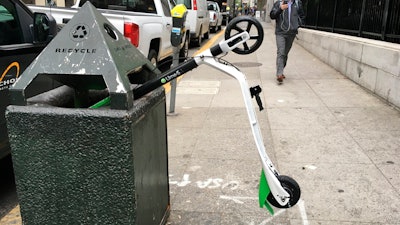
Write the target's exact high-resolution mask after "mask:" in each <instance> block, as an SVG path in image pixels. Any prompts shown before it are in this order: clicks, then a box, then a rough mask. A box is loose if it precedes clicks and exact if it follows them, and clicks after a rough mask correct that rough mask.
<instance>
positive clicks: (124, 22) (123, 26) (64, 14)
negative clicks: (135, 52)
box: [29, 0, 190, 69]
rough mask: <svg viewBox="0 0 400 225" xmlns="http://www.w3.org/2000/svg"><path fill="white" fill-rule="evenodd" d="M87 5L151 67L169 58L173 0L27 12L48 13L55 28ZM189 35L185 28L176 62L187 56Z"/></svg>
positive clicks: (121, 0) (103, 1)
mask: <svg viewBox="0 0 400 225" xmlns="http://www.w3.org/2000/svg"><path fill="white" fill-rule="evenodd" d="M87 1H90V2H91V3H92V4H93V5H94V6H95V7H96V8H97V9H98V10H99V11H100V12H101V13H102V14H103V15H104V16H105V17H106V18H107V19H108V20H109V21H110V22H111V23H112V24H113V25H114V26H115V27H116V28H117V29H118V30H119V31H120V32H121V33H122V34H123V35H124V36H125V37H126V38H128V39H129V40H130V42H131V43H132V44H133V45H134V46H136V47H137V48H138V49H139V50H140V51H141V52H142V53H143V55H145V56H147V58H148V59H149V60H150V61H151V62H152V63H153V64H155V65H157V64H159V62H161V61H164V60H167V59H170V58H171V57H172V56H173V46H172V44H171V31H172V17H171V9H172V8H173V7H174V6H175V2H174V1H173V0H77V1H76V3H75V5H73V6H72V7H71V8H65V7H50V6H35V5H29V8H30V9H31V10H32V11H34V12H44V13H50V14H51V15H52V16H53V17H54V18H55V19H56V21H57V24H65V23H67V22H68V21H69V20H70V19H71V18H72V17H73V16H74V14H75V13H76V12H77V11H78V10H79V8H80V7H81V6H82V5H83V4H84V3H86V2H87ZM189 34H190V32H189V28H186V33H185V35H184V38H183V41H182V44H181V46H179V49H180V51H179V56H180V58H182V57H186V56H187V52H188V47H189ZM168 68H169V67H168ZM168 68H166V69H168Z"/></svg>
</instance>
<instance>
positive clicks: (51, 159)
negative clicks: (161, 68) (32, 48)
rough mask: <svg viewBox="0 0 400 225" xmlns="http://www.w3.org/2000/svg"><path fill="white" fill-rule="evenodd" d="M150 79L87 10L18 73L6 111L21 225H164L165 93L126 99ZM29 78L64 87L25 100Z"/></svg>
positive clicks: (125, 45) (132, 53)
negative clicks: (40, 79) (23, 70)
mask: <svg viewBox="0 0 400 225" xmlns="http://www.w3.org/2000/svg"><path fill="white" fill-rule="evenodd" d="M154 71H158V70H155V68H154V66H153V65H152V64H151V63H150V62H149V61H148V60H147V59H146V57H144V56H143V55H142V54H141V53H140V52H139V51H138V50H137V49H136V48H135V47H134V46H132V45H131V44H130V43H129V42H128V41H127V40H126V39H125V38H123V35H122V34H120V33H119V32H118V30H116V29H115V27H113V26H112V25H111V24H110V23H109V22H108V21H107V19H105V18H104V17H103V16H102V15H101V14H100V13H99V12H97V10H96V9H95V8H94V7H93V6H92V5H91V4H90V2H88V3H86V4H85V5H84V6H83V7H82V8H81V10H80V11H79V12H78V14H76V15H75V16H74V17H73V18H72V19H71V21H70V22H69V23H68V24H67V25H66V26H65V27H64V28H63V29H62V30H61V32H60V33H59V34H58V35H57V36H56V37H55V38H54V40H53V41H52V42H51V43H50V44H49V45H48V46H47V47H46V49H45V50H44V51H43V52H42V53H41V54H40V55H39V56H38V58H37V59H36V60H35V61H34V62H33V63H32V64H31V65H30V66H29V67H28V68H27V69H26V70H25V72H24V73H23V74H22V76H21V78H20V79H19V80H18V81H17V82H16V83H15V85H14V86H13V87H12V88H11V89H10V97H11V105H10V106H8V108H7V112H6V119H7V126H8V130H9V136H10V143H11V154H12V158H13V164H14V171H15V178H16V185H17V193H18V198H19V203H20V209H21V216H22V220H23V223H24V224H27V225H29V224H60V225H61V224H62V225H65V224H102V225H103V224H146V225H147V224H165V223H166V220H167V218H168V215H169V210H170V198H169V184H168V154H167V152H168V149H167V146H168V143H167V129H166V103H165V93H164V90H163V89H162V88H159V89H157V90H155V91H153V92H151V93H149V94H148V95H146V96H144V97H142V98H140V99H138V100H133V99H134V97H133V94H132V93H133V92H132V90H133V88H134V87H136V86H137V85H140V83H141V82H145V81H147V80H149V79H151V78H154V77H155V76H156V75H157V73H159V72H154ZM39 76H40V77H41V78H46V79H50V80H56V81H57V82H60V83H61V84H63V85H64V86H61V87H59V88H57V89H53V90H51V91H48V92H45V93H41V94H39V95H36V96H25V89H26V88H27V87H28V86H30V85H31V84H33V83H34V82H35V79H36V78H37V77H39ZM103 98H105V99H106V100H107V99H108V101H107V102H109V104H108V105H104V106H99V104H95V103H96V102H99V100H101V99H103ZM93 105H95V107H91V106H93ZM100 105H101V104H100Z"/></svg>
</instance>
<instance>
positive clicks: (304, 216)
mask: <svg viewBox="0 0 400 225" xmlns="http://www.w3.org/2000/svg"><path fill="white" fill-rule="evenodd" d="M297 205H298V206H299V210H300V215H301V219H302V220H303V225H308V224H309V223H308V218H307V213H306V207H305V206H304V201H303V200H302V199H300V200H299V202H298V203H297Z"/></svg>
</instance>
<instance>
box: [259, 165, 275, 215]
mask: <svg viewBox="0 0 400 225" xmlns="http://www.w3.org/2000/svg"><path fill="white" fill-rule="evenodd" d="M270 192H271V190H270V189H269V186H268V182H267V178H265V174H264V170H261V177H260V186H259V189H258V201H259V203H260V208H263V207H264V206H265V208H267V209H268V211H269V212H270V213H271V215H274V209H273V208H272V206H270V205H269V203H268V201H267V197H268V195H269V193H270Z"/></svg>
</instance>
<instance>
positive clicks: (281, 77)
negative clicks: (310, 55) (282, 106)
mask: <svg viewBox="0 0 400 225" xmlns="http://www.w3.org/2000/svg"><path fill="white" fill-rule="evenodd" d="M283 79H285V76H284V75H279V76H277V77H276V80H277V81H278V83H279V84H282V83H283Z"/></svg>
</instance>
